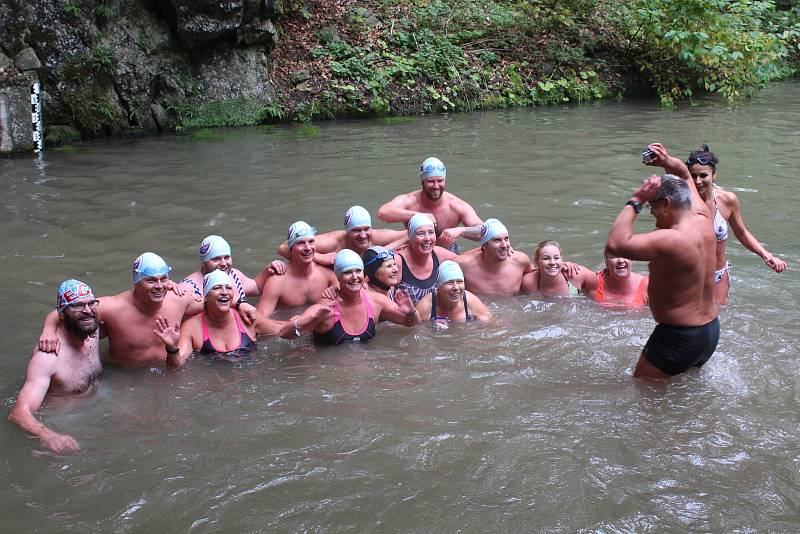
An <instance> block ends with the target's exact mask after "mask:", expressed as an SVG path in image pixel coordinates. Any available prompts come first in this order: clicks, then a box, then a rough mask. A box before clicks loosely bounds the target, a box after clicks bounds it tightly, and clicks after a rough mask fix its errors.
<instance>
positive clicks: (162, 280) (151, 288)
mask: <svg viewBox="0 0 800 534" xmlns="http://www.w3.org/2000/svg"><path fill="white" fill-rule="evenodd" d="M168 282H169V275H166V274H164V275H161V276H148V277H147V278H143V279H142V280H141V281H139V283H137V284H136V285H135V286H133V292H134V294H135V295H136V296H137V297H138V298H140V299H142V300H145V301H149V302H152V303H159V302H163V301H164V297H165V296H166V295H167V283H168Z"/></svg>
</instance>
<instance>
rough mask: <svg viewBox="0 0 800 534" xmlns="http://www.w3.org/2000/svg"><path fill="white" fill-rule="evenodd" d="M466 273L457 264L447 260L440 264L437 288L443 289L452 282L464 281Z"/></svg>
mask: <svg viewBox="0 0 800 534" xmlns="http://www.w3.org/2000/svg"><path fill="white" fill-rule="evenodd" d="M463 279H464V272H463V271H462V270H461V266H459V265H458V264H457V263H456V262H454V261H452V260H445V261H443V262H442V263H440V264H439V276H437V277H436V288H437V289H438V288H440V287H442V286H443V285H444V284H446V283H447V282H449V281H450V280H463Z"/></svg>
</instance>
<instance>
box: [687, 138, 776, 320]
mask: <svg viewBox="0 0 800 534" xmlns="http://www.w3.org/2000/svg"><path fill="white" fill-rule="evenodd" d="M717 165H719V158H717V156H716V155H714V153H713V152H711V151H710V150H709V149H708V145H702V146H701V147H700V149H699V150H695V151H694V152H692V153H691V154H689V158H688V159H687V160H686V167H687V168H688V170H689V174H690V175H691V177H692V179H693V180H694V183H695V186H696V187H697V193H698V194H699V195H700V198H701V199H703V201H704V202H705V203H706V205H707V206H708V209H709V210H711V213H712V215H713V221H712V224H713V226H714V233H715V234H716V236H717V267H716V268H717V271H716V273H715V275H714V282H715V283H716V286H715V297H716V299H717V302H718V303H719V304H725V303H727V302H728V295H729V293H730V285H731V280H730V263H729V262H728V258H727V252H726V241H727V239H728V227H729V226H730V229H732V230H733V233H734V235H735V236H736V238H737V239H738V240H739V242H740V243H741V244H742V245H744V246H745V247H747V249H748V250H750V251H751V252H753V253H754V254H757V255H758V256H760V257H761V258H762V259H763V260H764V263H765V264H766V265H767V266H768V267H769V268H770V269H772V270H773V271H775V272H778V273H779V272H782V271H783V270H784V269H786V262H785V261H783V260H781V259H780V258H776V257H775V256H773V255H772V254H771V253H770V252H769V251H768V250H767V249H766V248H764V246H763V245H762V244H761V243H759V241H758V239H756V237H755V236H754V235H753V234H751V233H750V231H749V230H748V229H747V226H745V224H744V219H742V214H741V211H740V205H739V199H738V197H737V196H736V194H735V193H733V192H731V191H726V190H724V189H721V188H720V187H719V186H717V185H716V183H715V182H716V178H717Z"/></svg>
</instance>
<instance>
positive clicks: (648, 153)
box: [642, 148, 657, 163]
mask: <svg viewBox="0 0 800 534" xmlns="http://www.w3.org/2000/svg"><path fill="white" fill-rule="evenodd" d="M656 157H657V156H656V153H655V152H653V151H652V150H650V149H649V148H645V149H644V150H642V163H652V162H653V161H655V159H656Z"/></svg>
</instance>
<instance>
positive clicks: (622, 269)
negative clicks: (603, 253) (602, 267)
mask: <svg viewBox="0 0 800 534" xmlns="http://www.w3.org/2000/svg"><path fill="white" fill-rule="evenodd" d="M632 266H633V262H632V261H631V260H629V259H627V258H606V269H608V272H609V273H610V274H611V276H613V277H615V278H625V277H627V276H630V274H631V267H632Z"/></svg>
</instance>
